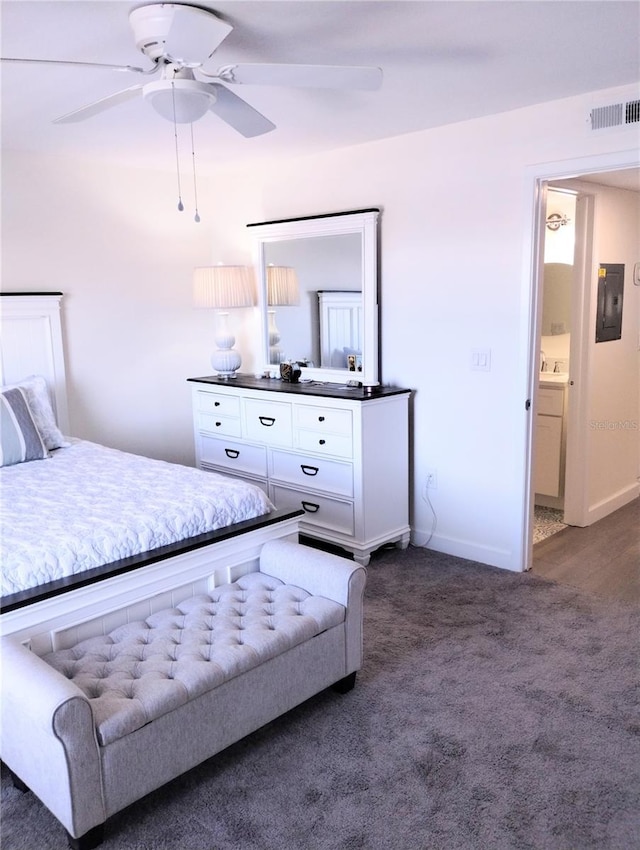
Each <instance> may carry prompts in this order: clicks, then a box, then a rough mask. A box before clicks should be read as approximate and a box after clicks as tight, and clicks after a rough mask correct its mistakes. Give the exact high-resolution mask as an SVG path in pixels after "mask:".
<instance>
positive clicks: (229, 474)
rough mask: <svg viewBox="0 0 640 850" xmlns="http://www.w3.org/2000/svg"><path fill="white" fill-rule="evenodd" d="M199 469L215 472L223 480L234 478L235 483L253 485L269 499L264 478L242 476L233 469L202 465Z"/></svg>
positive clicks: (267, 487)
mask: <svg viewBox="0 0 640 850" xmlns="http://www.w3.org/2000/svg"><path fill="white" fill-rule="evenodd" d="M201 469H203V470H204V471H205V472H212V473H213V472H217V473H218V474H219V475H224V476H225V478H235V480H236V481H244V482H245V483H248V484H255V485H256V487H259V488H260V489H261V490H262V491H263V492H264V494H265V496H266V497H267V498H269V483H268V482H267V479H266V478H253V477H252V476H251V475H244V474H243V473H240V472H236V471H235V470H233V469H227V468H226V467H225V468H224V469H220V467H218V466H207V465H206V464H203V465H202V467H201Z"/></svg>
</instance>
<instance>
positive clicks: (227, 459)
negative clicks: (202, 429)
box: [200, 435, 267, 478]
mask: <svg viewBox="0 0 640 850" xmlns="http://www.w3.org/2000/svg"><path fill="white" fill-rule="evenodd" d="M200 462H201V463H202V464H207V465H210V466H217V467H225V468H226V469H229V470H230V471H233V470H235V471H236V472H238V473H246V474H248V475H256V476H258V477H260V478H266V476H267V452H266V449H265V448H264V446H251V445H247V444H246V443H236V442H234V441H233V440H216V439H214V438H213V437H207V436H204V435H203V436H201V437H200Z"/></svg>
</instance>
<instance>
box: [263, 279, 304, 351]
mask: <svg viewBox="0 0 640 850" xmlns="http://www.w3.org/2000/svg"><path fill="white" fill-rule="evenodd" d="M299 303H300V287H299V285H298V275H297V274H296V270H295V269H292V268H291V267H290V266H267V304H268V306H269V307H293V306H295V305H296V304H299ZM267 315H268V318H269V363H281V362H282V351H281V350H280V348H279V346H278V343H279V342H280V331H279V330H278V328H277V326H276V311H275V310H267Z"/></svg>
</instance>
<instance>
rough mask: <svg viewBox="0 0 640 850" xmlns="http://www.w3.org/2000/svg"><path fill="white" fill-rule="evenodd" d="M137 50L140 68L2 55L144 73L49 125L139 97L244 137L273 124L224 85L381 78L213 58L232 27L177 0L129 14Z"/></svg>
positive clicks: (360, 82)
mask: <svg viewBox="0 0 640 850" xmlns="http://www.w3.org/2000/svg"><path fill="white" fill-rule="evenodd" d="M129 23H130V24H131V28H132V30H133V35H134V39H135V44H136V47H137V48H138V50H140V51H141V53H142V54H143V55H144V56H145V57H146V58H147V59H149V60H150V61H151V63H152V64H151V65H150V67H148V68H139V67H136V66H133V65H109V64H106V63H100V62H80V61H74V60H56V59H19V58H3V59H2V61H3V62H28V63H38V64H53V65H72V66H78V67H97V68H104V69H106V70H115V71H129V72H132V73H137V74H143V75H145V76H148V77H151V76H155V75H159V78H158V79H155V80H153V81H151V82H146V83H139V84H137V85H133V86H129V87H128V88H125V89H122V90H121V91H117V92H114V93H113V94H110V95H107V97H103V98H101V99H100V100H97V101H95V102H94V103H90V104H88V105H86V106H82V107H80V108H79V109H75V110H74V111H73V112H69V113H67V114H66V115H62V116H60V117H59V118H56V119H55V120H54V123H56V124H67V123H72V122H75V121H84V120H85V119H87V118H91V117H92V116H94V115H97V114H99V113H100V112H103V111H105V110H107V109H110V108H111V107H114V106H117V105H119V104H121V103H125V102H126V101H129V100H133V99H136V98H139V97H140V96H142V98H143V99H144V100H146V101H149V102H150V103H151V105H152V106H153V107H154V109H155V110H156V111H157V112H158V113H159V114H160V115H161V116H162V117H163V118H166V119H167V120H169V121H173V122H176V123H193V122H194V121H197V120H199V119H200V118H202V117H203V116H204V115H205V114H206V113H207V112H213V113H214V114H215V115H217V116H218V118H221V119H222V120H223V121H225V122H226V123H227V124H229V125H230V126H231V127H233V128H234V129H235V130H237V131H238V132H239V133H241V134H242V135H243V136H245V137H247V138H250V137H252V136H259V135H261V134H263V133H268V132H269V131H270V130H273V129H275V124H273V123H272V122H271V121H270V120H269V119H268V118H266V117H265V116H264V115H262V114H261V113H260V112H258V111H257V110H256V109H254V108H253V107H252V106H250V105H249V104H248V103H247V102H246V101H245V100H243V99H242V98H241V97H239V96H238V95H236V94H235V93H234V92H232V91H231V89H229V88H228V86H229V85H231V86H234V85H243V84H244V85H268V86H294V87H305V88H307V87H308V88H333V89H362V90H370V91H372V90H375V89H377V88H379V87H380V85H381V83H382V71H381V69H380V68H376V67H365V66H353V67H352V66H341V65H292V64H291V65H288V64H258V63H247V64H238V65H223V66H221V67H216V66H215V65H214V64H213V61H212V59H213V55H214V53H215V51H216V49H217V48H218V47H219V46H220V44H221V43H222V42H223V41H224V39H225V38H226V37H227V36H228V35H229V33H230V32H231V31H232V29H233V27H232V26H231V25H230V24H228V23H226V22H225V21H223V20H222V19H221V18H219V17H218V16H217V15H216V14H215V13H214V12H213V11H211V10H209V9H203V8H200V7H197V6H190V5H185V4H182V3H152V4H150V5H146V6H141V7H139V8H136V9H133V10H132V11H131V12H130V14H129Z"/></svg>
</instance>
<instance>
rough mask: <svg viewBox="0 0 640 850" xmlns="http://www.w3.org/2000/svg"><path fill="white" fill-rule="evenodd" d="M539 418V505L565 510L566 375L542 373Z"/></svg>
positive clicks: (537, 429) (536, 486)
mask: <svg viewBox="0 0 640 850" xmlns="http://www.w3.org/2000/svg"><path fill="white" fill-rule="evenodd" d="M537 404H538V408H537V415H536V467H535V492H536V504H540V505H545V506H547V507H552V508H555V507H562V502H563V498H564V468H565V458H566V442H567V375H566V374H563V373H560V374H554V373H553V372H551V373H549V374H545V373H541V375H540V383H539V387H538V399H537Z"/></svg>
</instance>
